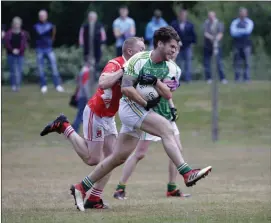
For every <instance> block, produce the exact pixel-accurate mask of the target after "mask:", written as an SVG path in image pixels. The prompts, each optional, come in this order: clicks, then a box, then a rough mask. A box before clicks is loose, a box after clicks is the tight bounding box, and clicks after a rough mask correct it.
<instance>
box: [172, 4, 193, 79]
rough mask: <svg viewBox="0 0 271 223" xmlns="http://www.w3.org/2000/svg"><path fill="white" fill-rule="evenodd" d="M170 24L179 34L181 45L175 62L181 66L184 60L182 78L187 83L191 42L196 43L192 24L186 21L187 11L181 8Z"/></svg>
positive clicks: (189, 75)
mask: <svg viewBox="0 0 271 223" xmlns="http://www.w3.org/2000/svg"><path fill="white" fill-rule="evenodd" d="M171 26H172V27H173V28H174V29H175V30H176V31H177V33H178V34H179V36H180V39H181V42H182V47H181V49H180V53H179V54H178V56H177V60H176V61H177V64H178V65H179V66H180V67H182V66H181V63H182V62H184V68H182V70H183V71H184V72H183V74H184V79H185V81H186V82H187V83H189V82H190V81H191V66H192V46H191V45H192V44H193V43H196V38H197V37H196V33H195V31H194V25H193V24H192V23H191V22H189V21H187V11H186V10H185V9H182V10H181V11H180V12H179V14H178V19H177V20H174V21H172V22H171Z"/></svg>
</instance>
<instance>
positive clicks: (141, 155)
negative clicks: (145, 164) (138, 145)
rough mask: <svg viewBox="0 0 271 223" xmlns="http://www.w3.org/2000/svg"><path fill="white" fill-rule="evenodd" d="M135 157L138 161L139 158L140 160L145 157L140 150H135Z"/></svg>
mask: <svg viewBox="0 0 271 223" xmlns="http://www.w3.org/2000/svg"><path fill="white" fill-rule="evenodd" d="M135 157H136V159H137V160H138V161H139V160H142V159H143V158H144V157H145V153H144V152H142V151H140V152H136V153H135Z"/></svg>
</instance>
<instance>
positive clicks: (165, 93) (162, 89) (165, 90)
mask: <svg viewBox="0 0 271 223" xmlns="http://www.w3.org/2000/svg"><path fill="white" fill-rule="evenodd" d="M154 88H155V89H156V90H157V92H158V94H159V95H161V96H162V97H163V98H165V99H167V100H169V99H170V98H172V93H171V91H170V88H169V87H168V86H167V85H166V84H164V83H163V82H162V81H160V80H159V79H158V80H157V82H156V85H155V86H154Z"/></svg>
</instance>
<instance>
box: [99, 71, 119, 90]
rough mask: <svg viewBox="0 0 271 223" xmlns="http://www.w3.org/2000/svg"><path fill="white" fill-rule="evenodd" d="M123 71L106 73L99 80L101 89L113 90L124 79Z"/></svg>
mask: <svg viewBox="0 0 271 223" xmlns="http://www.w3.org/2000/svg"><path fill="white" fill-rule="evenodd" d="M122 75H123V69H119V70H117V71H115V72H113V73H110V72H104V73H102V74H101V76H100V78H99V88H102V89H107V88H111V87H112V86H113V85H114V84H115V83H117V81H118V80H119V79H120V78H121V77H122Z"/></svg>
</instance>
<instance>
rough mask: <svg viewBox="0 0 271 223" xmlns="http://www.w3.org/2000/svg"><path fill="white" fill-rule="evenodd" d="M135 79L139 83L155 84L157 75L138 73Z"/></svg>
mask: <svg viewBox="0 0 271 223" xmlns="http://www.w3.org/2000/svg"><path fill="white" fill-rule="evenodd" d="M137 80H138V83H139V84H140V85H156V83H157V77H155V76H153V75H152V74H140V75H139V76H138V79H137Z"/></svg>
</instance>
